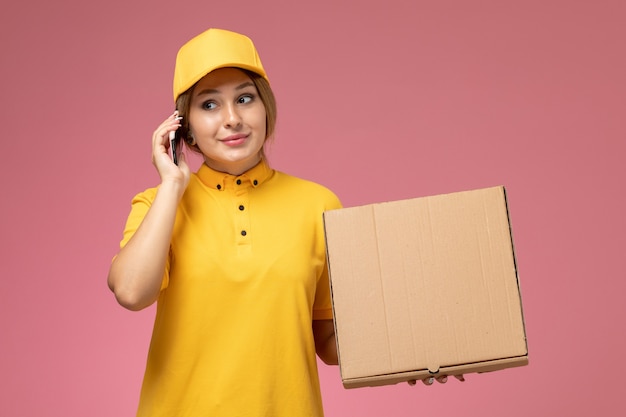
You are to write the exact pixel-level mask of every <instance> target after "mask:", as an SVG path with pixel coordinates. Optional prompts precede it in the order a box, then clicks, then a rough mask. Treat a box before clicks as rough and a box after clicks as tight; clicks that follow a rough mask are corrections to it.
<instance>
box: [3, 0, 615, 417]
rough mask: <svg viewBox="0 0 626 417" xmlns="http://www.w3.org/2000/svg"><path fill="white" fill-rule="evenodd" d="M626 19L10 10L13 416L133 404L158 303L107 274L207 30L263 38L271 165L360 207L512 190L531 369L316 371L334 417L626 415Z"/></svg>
mask: <svg viewBox="0 0 626 417" xmlns="http://www.w3.org/2000/svg"><path fill="white" fill-rule="evenodd" d="M624 22H626V2H624V1H623V0H614V1H610V0H599V1H573V0H569V1H567V0H563V1H556V0H541V1H537V0H531V1H529V0H525V1H517V2H510V1H498V0H476V1H462V0H459V1H451V0H448V1H428V2H427V1H420V0H405V1H402V0H386V1H356V0H355V1H338V0H316V1H311V2H307V3H306V4H305V3H304V2H298V1H288V0H284V1H277V0H267V1H258V0H257V1H249V0H241V1H238V2H234V1H233V2H226V1H224V2H210V1H184V0H183V1H178V2H165V1H159V0H157V1H154V0H153V1H146V0H141V1H121V0H108V1H102V2H89V1H78V0H73V1H72V0H65V1H58V2H54V1H43V0H36V1H22V2H10V3H7V4H6V5H3V11H2V13H1V14H0V31H1V38H0V39H1V40H0V42H1V43H2V45H1V46H2V48H1V51H2V69H1V71H2V74H1V75H2V76H1V77H0V87H1V90H0V91H1V92H2V102H1V106H2V108H1V112H0V115H1V116H0V117H1V129H2V132H3V135H2V136H3V139H2V144H3V146H4V148H3V149H2V164H0V170H1V171H0V175H1V178H2V189H3V197H2V201H3V203H2V205H1V210H2V211H1V213H0V214H1V216H0V219H1V220H0V221H1V222H2V224H1V227H2V228H1V230H2V248H3V251H2V255H0V256H1V257H2V258H1V260H2V266H3V273H2V291H1V292H0V375H1V378H0V415H1V416H7V417H13V416H38V417H39V416H63V417H73V416H76V417H79V416H81V417H82V416H90V417H100V416H102V417H105V416H106V417H110V416H131V415H133V414H134V411H135V407H136V403H137V397H138V391H139V387H140V381H141V378H142V374H143V367H144V363H145V357H146V353H147V346H148V341H149V337H150V332H151V326H152V319H153V315H154V310H153V308H151V309H148V310H146V311H143V312H140V313H132V312H129V311H126V310H123V309H122V308H121V307H119V306H118V305H117V304H116V303H115V300H114V298H113V296H112V295H111V294H110V293H109V291H108V289H107V287H106V284H105V280H106V274H107V270H108V264H109V261H110V258H111V257H112V256H113V254H114V253H115V252H116V250H117V245H118V242H119V240H120V237H121V230H122V226H123V223H124V220H125V218H126V215H127V213H128V210H129V204H130V199H131V197H132V196H133V195H134V194H135V193H136V192H138V191H140V190H143V189H144V188H146V187H149V186H152V185H154V184H155V183H156V182H157V181H158V177H157V174H156V172H155V170H154V169H153V167H152V166H151V163H150V137H151V134H152V131H153V129H154V128H155V127H156V126H157V124H158V123H159V122H160V121H161V120H162V119H164V118H165V117H166V116H167V115H168V114H170V112H171V111H172V110H173V105H172V101H171V79H172V73H173V64H174V56H175V53H176V51H177V49H178V47H179V46H180V45H181V44H182V43H184V42H185V41H186V40H188V39H189V38H190V37H192V36H193V35H195V34H197V33H199V32H200V31H202V30H204V29H206V28H208V27H210V26H215V27H222V28H226V29H232V30H237V31H241V32H244V33H246V34H248V35H250V36H251V37H252V38H253V39H254V40H255V42H256V43H257V46H258V48H259V50H260V52H261V56H262V58H263V61H264V63H265V66H266V69H267V71H268V72H269V75H270V78H271V80H272V85H273V87H274V89H275V92H276V95H277V97H278V102H279V126H278V132H277V138H276V141H275V144H274V146H273V147H272V149H271V151H270V159H271V162H272V163H273V165H274V166H275V167H276V168H278V169H281V170H283V171H287V172H289V173H292V174H295V175H298V176H301V177H305V178H308V179H311V180H314V181H317V182H320V183H322V184H324V185H326V186H328V187H330V188H331V189H333V190H334V191H335V192H336V193H337V194H338V195H339V196H340V198H341V199H342V200H343V202H344V204H345V205H346V206H352V205H357V204H365V203H373V202H380V201H387V200H395V199H401V198H410V197H417V196H424V195H432V194H440V193H447V192H453V191H461V190H466V189H475V188H481V187H487V186H494V185H500V184H502V185H505V186H506V187H507V189H508V195H509V202H510V211H511V216H512V222H513V231H514V238H515V244H516V250H517V259H518V265H519V274H520V279H521V285H522V296H523V305H524V309H525V315H526V325H527V335H528V341H529V349H530V361H531V362H530V365H529V366H527V367H524V368H516V369H510V370H505V371H501V372H495V373H491V374H481V375H477V374H471V375H468V376H467V381H466V382H465V383H460V382H458V381H455V380H452V381H449V382H448V383H447V384H446V385H435V386H433V387H424V386H421V385H419V386H417V387H409V386H408V385H407V384H400V385H396V386H389V387H381V388H363V389H356V390H345V389H343V388H342V386H341V383H340V379H339V371H338V368H336V367H326V366H323V365H322V366H321V370H320V372H321V376H322V384H323V394H324V401H325V408H326V412H327V416H329V417H338V416H409V415H410V416H415V415H439V416H442V415H443V416H452V415H481V416H498V417H499V416H503V415H506V416H529V415H530V416H566V415H567V416H590V415H594V416H604V415H607V416H608V415H623V413H624V406H623V404H624V398H623V397H624V392H626V390H625V388H626V383H625V382H624V378H625V374H626V365H625V364H626V361H625V360H624V356H623V355H624V353H625V352H626V326H625V319H626V302H625V301H624V299H623V294H624V292H625V290H626V284H625V278H626V273H625V272H624V262H623V259H624V254H623V252H624V249H625V248H626V246H625V235H626V228H625V224H624V214H625V212H626V203H625V200H624V195H623V192H624V183H625V181H624V180H625V175H626V169H625V168H624V165H625V159H626V158H625V156H626V145H625V139H626V122H625V121H626V82H625V74H626V58H625V41H626V24H625V23H624ZM619 410H621V411H619Z"/></svg>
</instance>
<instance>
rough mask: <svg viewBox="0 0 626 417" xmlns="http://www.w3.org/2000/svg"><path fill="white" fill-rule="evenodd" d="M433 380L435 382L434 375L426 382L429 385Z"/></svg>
mask: <svg viewBox="0 0 626 417" xmlns="http://www.w3.org/2000/svg"><path fill="white" fill-rule="evenodd" d="M433 382H435V378H434V377H432V376H431V377H430V378H428V379H427V380H426V383H427V384H428V385H431V384H432V383H433Z"/></svg>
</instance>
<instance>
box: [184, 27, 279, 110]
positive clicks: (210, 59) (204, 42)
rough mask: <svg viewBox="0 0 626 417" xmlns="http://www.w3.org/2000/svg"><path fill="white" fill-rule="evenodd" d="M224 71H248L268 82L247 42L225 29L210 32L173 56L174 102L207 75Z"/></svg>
mask: <svg viewBox="0 0 626 417" xmlns="http://www.w3.org/2000/svg"><path fill="white" fill-rule="evenodd" d="M225 67H235V68H243V69H247V70H249V71H252V72H255V73H257V74H259V75H260V76H261V77H263V78H265V79H266V80H267V81H268V82H269V79H268V78H267V74H266V73H265V69H263V64H262V63H261V58H260V57H259V54H258V52H257V50H256V48H255V47H254V43H253V42H252V40H251V39H250V38H248V37H247V36H245V35H241V34H239V33H236V32H231V31H228V30H224V29H209V30H206V31H204V32H202V33H201V34H199V35H198V36H196V37H194V38H193V39H191V40H190V41H189V42H187V43H186V44H184V45H183V46H182V47H181V48H180V50H179V51H178V54H177V55H176V66H175V67H174V87H173V88H174V101H176V99H177V98H178V96H179V95H181V94H182V93H184V92H185V91H187V89H189V88H190V87H191V86H192V85H194V84H195V83H196V82H198V81H200V79H201V78H202V77H204V76H205V75H207V74H208V73H209V72H211V71H213V70H216V69H218V68H225Z"/></svg>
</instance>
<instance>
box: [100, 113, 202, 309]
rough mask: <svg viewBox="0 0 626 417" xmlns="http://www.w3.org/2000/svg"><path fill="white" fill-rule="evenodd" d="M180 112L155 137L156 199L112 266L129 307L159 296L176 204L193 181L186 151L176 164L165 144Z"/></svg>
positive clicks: (112, 281) (116, 289)
mask: <svg viewBox="0 0 626 417" xmlns="http://www.w3.org/2000/svg"><path fill="white" fill-rule="evenodd" d="M176 116H177V115H176V113H174V115H172V116H170V117H169V118H168V119H167V120H165V121H164V122H163V123H162V124H161V125H160V126H159V127H158V128H157V130H156V131H155V132H154V135H153V138H152V149H153V151H152V160H153V164H154V165H155V166H156V168H157V171H158V172H159V175H160V176H161V185H160V187H159V189H158V191H157V195H156V197H155V199H154V202H153V203H152V206H151V207H150V209H149V210H148V212H147V214H146V217H145V218H144V219H143V221H142V222H141V225H140V226H139V228H138V229H137V231H136V232H135V234H134V235H133V236H132V237H131V238H130V240H129V241H128V243H127V244H126V245H125V246H124V247H123V248H122V249H121V250H120V252H119V253H118V254H117V256H116V257H115V259H114V260H113V262H112V263H111V267H110V269H109V276H108V278H107V282H108V285H109V288H110V289H111V290H112V291H113V293H114V294H115V297H116V299H117V301H118V302H119V303H120V304H121V305H122V306H124V307H125V308H127V309H129V310H141V309H143V308H146V307H148V306H149V305H151V304H152V303H154V302H155V301H156V299H157V298H158V296H159V292H160V289H161V281H162V279H163V273H164V270H165V263H166V260H167V256H168V252H169V245H170V240H171V237H172V230H173V227H174V221H175V220H176V208H177V206H178V203H179V201H180V199H181V198H182V195H183V193H184V191H185V188H186V187H187V184H188V183H189V176H190V174H189V168H188V166H187V164H186V163H185V160H184V155H181V160H180V162H179V166H176V165H174V163H173V162H172V161H171V159H170V158H169V156H168V154H167V148H166V145H165V144H166V143H167V139H168V134H169V132H170V131H172V130H176V129H177V128H178V127H179V126H180V125H179V120H178V119H177V118H176Z"/></svg>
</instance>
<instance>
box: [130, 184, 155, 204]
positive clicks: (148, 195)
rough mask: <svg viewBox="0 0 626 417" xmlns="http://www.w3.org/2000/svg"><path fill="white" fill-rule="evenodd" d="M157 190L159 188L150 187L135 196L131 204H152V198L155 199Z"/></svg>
mask: <svg viewBox="0 0 626 417" xmlns="http://www.w3.org/2000/svg"><path fill="white" fill-rule="evenodd" d="M158 189H159V187H151V188H147V189H145V190H143V191H141V192H140V193H137V194H135V196H134V197H133V200H132V204H133V205H135V204H141V203H144V204H149V205H150V204H152V202H153V201H154V198H155V197H156V194H157V191H158Z"/></svg>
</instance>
